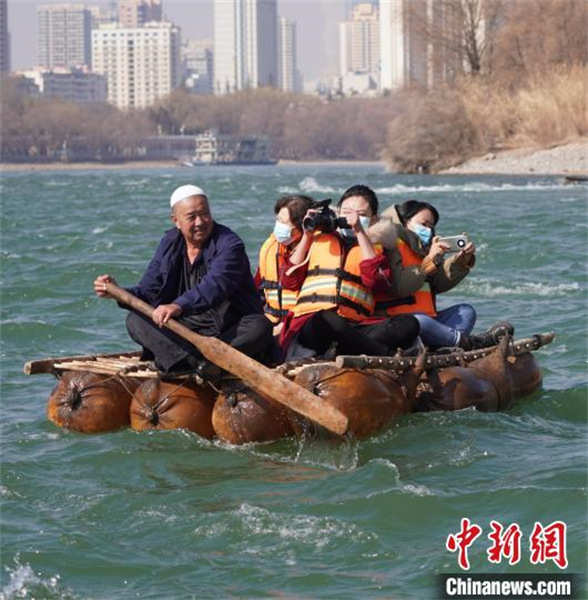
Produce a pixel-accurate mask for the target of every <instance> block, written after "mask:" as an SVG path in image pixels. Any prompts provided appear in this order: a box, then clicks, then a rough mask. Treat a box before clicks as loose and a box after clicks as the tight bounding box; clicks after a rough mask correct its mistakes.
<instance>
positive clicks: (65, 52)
mask: <svg viewBox="0 0 588 600" xmlns="http://www.w3.org/2000/svg"><path fill="white" fill-rule="evenodd" d="M91 32H92V16H91V14H90V11H89V10H88V9H87V8H86V7H85V6H84V5H83V4H40V5H39V6H37V34H38V35H37V42H38V61H37V62H38V64H39V66H41V67H44V68H46V69H54V68H57V67H60V68H69V67H82V66H84V65H86V66H91V63H92V58H91V57H92V47H91V43H92V42H91Z"/></svg>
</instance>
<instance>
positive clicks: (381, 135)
mask: <svg viewBox="0 0 588 600" xmlns="http://www.w3.org/2000/svg"><path fill="white" fill-rule="evenodd" d="M419 1H422V0H415V2H413V3H412V6H413V10H415V11H416V12H415V14H414V15H413V16H412V17H413V22H414V23H415V27H417V28H418V27H419V22H418V18H419V13H418V10H417V8H418V2H419ZM433 6H434V7H435V10H437V11H440V13H441V12H442V13H443V15H445V18H447V15H450V16H451V19H453V21H454V26H453V27H451V28H449V29H440V28H436V29H435V28H430V27H428V22H429V21H424V20H423V21H422V23H421V24H420V28H421V34H422V35H423V36H424V37H425V39H427V40H429V41H430V42H431V44H432V45H433V46H434V47H435V48H438V49H439V48H440V49H442V50H443V51H444V52H446V53H448V54H452V53H453V54H454V56H455V61H454V65H457V67H458V71H459V72H457V73H456V76H455V77H454V78H453V79H452V80H451V81H450V82H447V83H445V84H441V85H438V86H437V87H435V88H433V89H429V90H426V89H423V88H420V87H419V86H418V85H414V86H412V87H411V88H410V89H407V90H405V91H403V92H399V93H394V94H388V95H384V96H381V97H377V98H359V97H350V98H346V97H342V96H337V95H335V96H332V97H329V98H319V97H316V96H309V95H300V94H291V93H285V92H281V91H278V90H274V89H270V88H265V89H258V90H249V91H244V92H239V93H236V94H231V95H226V96H221V97H213V96H195V95H192V94H190V93H189V92H187V91H186V90H184V89H177V90H175V91H174V92H172V93H171V94H170V95H169V96H167V97H166V98H164V99H162V100H160V101H159V102H157V103H156V104H154V105H153V106H151V107H149V108H147V109H145V110H132V111H128V110H127V111H120V110H118V109H116V108H115V107H113V106H110V105H106V104H100V105H83V104H72V103H68V102H65V101H63V100H59V99H55V98H42V97H39V98H32V97H27V96H23V95H21V94H19V93H18V89H17V86H16V84H15V82H14V81H13V80H10V79H9V80H4V81H3V82H2V86H1V90H0V103H1V113H0V157H1V159H2V160H4V161H8V160H21V161H30V160H57V159H60V158H62V159H63V158H64V157H66V156H67V153H68V150H73V149H76V155H77V156H79V157H83V158H85V159H87V160H102V161H108V160H120V159H132V158H137V157H139V155H140V147H141V141H142V140H144V139H145V138H146V137H149V136H155V135H159V134H195V133H200V132H202V131H204V130H208V129H216V130H218V131H219V132H220V133H223V134H231V135H236V136H245V135H264V136H267V137H268V138H269V139H270V140H271V144H272V148H273V153H274V155H275V157H276V158H281V159H293V160H315V159H325V160H332V159H351V160H354V159H355V160H376V159H380V158H385V159H386V160H387V161H388V162H389V163H390V164H391V165H392V166H393V167H394V168H395V169H397V170H401V171H409V172H410V171H417V170H420V171H423V170H424V171H434V170H437V169H439V168H442V167H445V166H449V165H451V164H455V163H456V162H459V161H461V160H463V159H464V158H467V157H468V156H469V155H471V154H475V153H480V152H484V151H485V150H487V149H489V148H493V147H496V146H499V145H505V144H506V145H508V144H509V143H510V144H514V143H517V142H518V143H521V142H524V141H529V140H532V139H535V141H538V142H539V143H557V142H558V141H562V139H565V138H566V137H573V135H586V114H585V112H586V106H585V98H586V80H587V77H586V68H585V67H586V64H587V63H588V57H587V53H588V34H587V30H586V27H585V24H586V22H587V20H588V10H587V8H588V3H587V2H585V0H565V1H561V0H534V2H533V3H529V2H528V1H526V0H509V1H506V0H436V2H435V3H434V5H433ZM421 14H422V13H421ZM482 21H483V24H484V30H485V35H484V36H480V35H479V34H478V31H479V28H480V23H481V22H482ZM433 22H435V20H434V19H433ZM447 31H450V32H452V35H451V36H448V35H447V34H446V32H447ZM456 31H457V32H458V33H457V34H456ZM542 82H543V85H542V86H541V83H542ZM582 94H583V99H584V101H583V103H582V100H581V98H580V97H581V96H582ZM530 97H533V99H532V100H530ZM490 99H492V102H490ZM525 102H526V105H525V106H523V105H524V104H525ZM531 108H533V110H531ZM523 109H524V110H523ZM525 111H526V112H525ZM533 111H534V112H533ZM582 111H583V112H582ZM556 113H557V115H556ZM549 115H551V117H552V121H554V120H555V121H557V123H555V122H550V123H549V126H548V129H550V131H551V134H550V136H548V137H549V139H539V138H537V139H536V136H535V133H533V130H534V129H535V130H536V133H537V134H540V132H541V130H542V123H543V124H545V122H546V120H547V121H549ZM525 118H526V119H527V121H525ZM532 122H534V125H533V124H532ZM570 123H571V124H572V126H570ZM541 135H543V134H541ZM525 136H526V137H525ZM534 136H535V138H534Z"/></svg>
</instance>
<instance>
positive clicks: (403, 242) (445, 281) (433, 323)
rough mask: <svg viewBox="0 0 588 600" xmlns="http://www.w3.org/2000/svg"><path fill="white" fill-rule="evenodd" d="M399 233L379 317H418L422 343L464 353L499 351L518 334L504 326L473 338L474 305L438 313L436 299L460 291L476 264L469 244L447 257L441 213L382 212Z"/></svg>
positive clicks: (415, 205) (422, 208) (407, 207)
mask: <svg viewBox="0 0 588 600" xmlns="http://www.w3.org/2000/svg"><path fill="white" fill-rule="evenodd" d="M383 218H386V219H389V220H390V221H391V222H392V223H393V224H394V227H395V229H396V235H397V240H396V244H395V246H394V248H393V249H392V250H391V251H389V252H388V256H389V259H390V268H391V271H392V278H391V286H390V290H389V293H388V294H386V295H384V296H382V297H380V298H378V299H377V302H376V308H375V314H379V315H389V316H392V315H400V314H414V315H415V317H416V318H417V319H418V321H419V323H420V327H421V331H420V337H421V340H422V342H423V343H424V344H425V346H427V347H429V348H433V349H436V348H440V347H461V348H463V349H464V350H472V349H475V348H483V347H487V346H492V345H494V344H495V343H496V342H497V341H498V338H499V337H500V336H502V335H504V334H505V333H507V332H508V333H510V334H512V332H513V331H514V329H513V327H512V325H511V324H510V323H507V322H499V323H496V324H495V325H494V326H492V327H491V328H490V329H489V330H488V331H486V332H484V333H482V334H478V335H471V333H472V330H473V328H474V325H475V323H476V311H475V309H474V307H473V306H472V305H471V304H468V303H458V304H454V305H452V306H449V307H447V308H445V309H442V310H439V309H438V308H437V302H436V298H437V295H438V294H441V293H443V292H447V291H449V290H451V289H452V288H454V287H455V286H456V285H458V284H459V283H460V282H461V281H462V280H463V279H464V278H465V277H466V276H467V275H468V274H469V272H470V270H471V269H472V268H473V266H474V264H475V262H476V254H475V252H476V248H475V246H474V244H473V243H472V242H471V241H470V242H468V243H467V245H466V246H465V247H464V248H463V249H461V250H460V251H459V252H457V253H455V254H453V255H448V254H447V253H448V251H449V250H450V246H449V245H448V244H447V243H446V242H444V241H443V240H442V239H441V238H439V237H438V236H436V235H435V226H436V225H437V222H438V221H439V213H438V211H437V209H436V208H435V207H434V206H432V205H431V204H429V203H427V202H421V201H418V200H408V201H407V202H404V203H403V204H402V205H395V206H393V207H391V208H389V209H387V210H385V211H384V212H383Z"/></svg>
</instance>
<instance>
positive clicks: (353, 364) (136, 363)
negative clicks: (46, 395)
mask: <svg viewBox="0 0 588 600" xmlns="http://www.w3.org/2000/svg"><path fill="white" fill-rule="evenodd" d="M554 337H555V336H554V334H553V333H541V334H537V335H534V336H533V337H530V338H524V339H519V340H516V341H514V340H512V341H511V340H504V341H503V344H502V348H503V352H504V355H505V356H519V355H521V354H526V353H528V352H533V351H534V350H537V349H539V348H541V347H542V346H546V345H547V344H550V343H551V342H552V341H553V339H554ZM499 347H500V345H497V346H491V347H488V348H483V349H480V350H473V351H470V352H463V351H459V352H457V351H456V352H452V353H449V354H426V353H423V354H420V355H419V356H416V357H415V356H403V355H401V354H399V355H398V356H392V357H382V356H365V355H360V356H338V357H336V359H335V360H334V361H329V360H324V359H306V360H302V361H296V362H290V363H285V364H283V365H280V366H279V367H276V371H277V372H278V373H281V374H283V375H285V376H286V377H289V378H293V377H295V376H296V375H298V374H299V373H300V372H301V371H304V370H305V369H308V368H312V367H318V366H321V367H323V366H324V367H335V368H339V369H360V370H363V369H383V370H386V371H396V372H399V373H401V372H404V371H407V370H409V369H412V368H415V367H416V366H417V365H418V364H420V365H421V366H422V368H423V370H425V371H426V370H430V369H437V368H443V367H449V366H454V365H466V364H467V363H470V362H473V361H475V360H478V359H480V358H483V357H484V356H488V355H489V354H491V353H492V352H494V351H495V350H496V349H497V348H499ZM417 361H418V363H417ZM64 371H89V372H91V373H96V374H102V375H111V376H119V377H136V378H137V379H191V380H195V381H197V382H198V383H201V382H202V380H201V379H200V377H198V376H197V375H194V374H190V373H186V374H182V375H176V374H174V375H166V374H164V373H161V372H160V371H158V370H157V368H156V367H155V365H154V364H153V362H152V361H141V352H122V353H121V352H118V353H114V354H88V355H82V356H61V357H55V358H44V359H41V360H33V361H29V362H27V363H26V364H25V366H24V372H25V374H26V375H37V374H43V373H45V374H52V375H55V376H56V377H60V376H61V374H62V373H63V372H64Z"/></svg>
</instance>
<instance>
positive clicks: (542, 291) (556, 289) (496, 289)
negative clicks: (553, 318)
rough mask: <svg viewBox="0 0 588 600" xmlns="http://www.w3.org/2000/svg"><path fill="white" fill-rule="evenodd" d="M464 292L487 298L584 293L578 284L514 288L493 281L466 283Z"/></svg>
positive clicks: (530, 284)
mask: <svg viewBox="0 0 588 600" xmlns="http://www.w3.org/2000/svg"><path fill="white" fill-rule="evenodd" d="M462 287H463V289H464V290H466V289H467V291H468V292H473V293H475V294H480V295H482V296H485V297H491V298H493V297H497V296H528V297H531V296H550V297H558V296H566V295H567V294H569V293H570V292H580V291H584V290H583V288H582V286H581V285H580V284H579V283H577V282H574V283H560V284H558V285H549V284H547V283H531V282H529V283H520V284H518V285H514V286H505V285H496V284H495V283H492V282H491V281H480V280H478V281H475V280H472V281H466V282H464V283H463V284H462Z"/></svg>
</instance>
